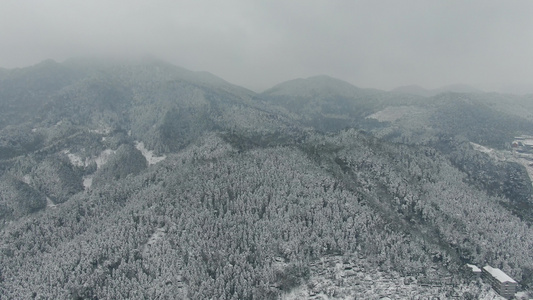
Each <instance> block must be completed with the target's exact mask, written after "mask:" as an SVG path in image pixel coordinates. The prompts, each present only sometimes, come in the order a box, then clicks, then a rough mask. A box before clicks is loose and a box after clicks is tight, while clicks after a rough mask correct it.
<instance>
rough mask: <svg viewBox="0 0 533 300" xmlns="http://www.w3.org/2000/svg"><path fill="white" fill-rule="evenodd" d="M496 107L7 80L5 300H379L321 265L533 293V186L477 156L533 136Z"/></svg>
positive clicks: (314, 87) (96, 67)
mask: <svg viewBox="0 0 533 300" xmlns="http://www.w3.org/2000/svg"><path fill="white" fill-rule="evenodd" d="M41 79H42V81H41ZM469 97H471V98H472V99H470V98H469ZM474 97H475V98H474ZM480 97H481V96H480V95H479V94H476V95H475V96H474V95H469V94H454V93H448V94H441V95H437V96H432V97H421V96H412V95H405V94H401V93H389V92H383V91H377V90H364V89H359V88H356V87H353V86H351V85H349V84H348V83H345V82H340V81H338V80H336V79H333V78H330V77H325V76H319V77H314V78H311V79H300V80H295V81H291V82H287V83H284V84H281V85H278V86H276V87H274V88H272V89H270V90H269V91H267V92H265V93H262V94H256V93H254V92H252V91H249V90H246V89H244V88H241V87H238V86H234V85H232V84H230V83H227V82H225V81H224V80H222V79H219V78H217V77H215V76H214V75H211V74H208V73H199V72H191V71H188V70H185V69H181V68H178V67H175V66H172V65H169V64H166V63H164V62H160V61H156V60H145V61H135V62H132V61H123V62H116V61H106V60H87V59H77V60H70V61H67V62H65V63H56V62H53V61H47V62H44V63H41V64H39V65H37V66H34V67H31V68H25V69H18V70H6V71H5V72H2V76H1V77H0V103H1V105H2V110H1V112H0V116H1V117H2V120H1V121H0V253H1V255H0V296H2V297H0V298H2V299H3V298H4V297H5V298H6V299H32V298H33V299H68V298H72V299H107V298H112V299H139V298H148V299H160V298H163V299H278V298H283V297H286V296H287V295H289V294H290V293H291V292H294V291H296V290H301V291H308V290H309V291H312V292H313V293H314V294H320V293H322V294H324V295H327V296H330V297H332V298H343V297H363V295H364V294H362V292H361V291H358V290H357V289H354V288H352V287H351V284H352V283H351V281H349V280H347V279H346V278H345V279H342V278H341V277H340V275H339V274H341V273H339V272H337V273H335V272H333V271H331V270H334V269H335V268H337V265H335V263H334V264H333V265H327V266H324V268H325V269H324V270H322V269H320V268H317V266H318V265H319V264H321V263H322V262H324V261H325V260H329V261H335V260H338V261H339V263H340V264H344V265H346V267H343V268H344V269H343V271H342V272H344V273H342V274H345V273H346V272H347V270H349V271H350V272H352V273H354V274H355V275H351V276H355V277H353V278H369V276H370V275H372V276H374V277H375V274H376V272H378V271H379V272H380V274H386V276H388V277H391V278H392V277H394V278H396V279H397V280H398V281H399V282H402V284H405V286H403V289H404V290H410V291H414V292H417V293H420V294H423V293H430V294H433V295H434V294H438V295H440V296H441V297H443V298H444V297H451V295H455V296H458V297H460V298H469V297H471V298H478V297H481V295H487V290H486V289H484V288H483V287H480V286H479V283H477V282H476V281H472V280H471V279H470V278H469V276H468V273H467V272H466V271H464V268H463V266H464V264H465V263H475V264H478V265H484V264H487V263H489V264H491V265H493V266H495V267H499V268H501V269H502V270H504V271H505V272H506V273H508V274H509V275H511V276H512V277H513V278H515V279H516V280H517V281H519V282H520V284H521V286H522V288H523V289H525V290H529V289H531V287H533V252H532V251H533V250H532V249H533V238H532V237H533V230H532V228H531V224H532V222H533V218H532V217H531V216H532V215H533V214H532V211H531V205H532V199H531V192H532V186H531V180H530V179H529V176H528V173H527V172H526V169H525V167H524V166H522V165H519V164H517V163H514V162H510V161H498V160H495V159H493V158H492V157H491V156H489V155H487V154H486V153H482V152H480V151H477V150H476V149H474V147H473V146H472V144H471V143H472V142H473V143H476V144H481V145H485V146H487V147H490V146H492V147H495V148H499V149H508V148H510V146H508V145H510V142H511V141H512V138H513V137H514V136H516V135H519V134H531V132H533V130H532V128H533V127H532V125H531V123H530V121H529V119H528V118H527V116H526V115H522V116H518V115H516V114H513V110H512V109H506V110H502V109H499V108H498V107H497V106H496V105H494V102H491V103H492V104H491V103H487V104H486V105H485V104H483V105H481V104H479V102H480V101H482V100H481V98H480ZM501 97H503V96H501ZM467 98H468V99H467ZM492 99H494V98H492ZM509 101H510V102H509V103H514V102H513V101H511V100H509ZM517 103H521V102H517ZM517 105H523V104H517ZM26 107H31V109H26ZM391 107H393V108H392V110H391ZM392 111H394V114H391V112H392ZM457 112H461V114H464V118H463V115H460V114H458V113H457ZM487 126H492V127H493V128H494V129H493V130H490V131H484V128H486V127H487ZM530 130H531V131H530ZM508 139H510V140H508ZM325 270H327V271H325ZM354 270H357V271H354ZM329 272H333V273H332V275H328V276H329V277H326V275H325V274H330V273H329ZM335 274H337V275H335ZM436 274H437V275H436ZM435 276H437V277H439V278H447V279H446V280H448V279H449V281H447V282H449V285H448V286H446V287H442V288H433V289H428V288H426V287H423V286H422V284H421V283H422V282H423V280H424V279H426V280H427V278H433V279H432V280H438V279H436V278H437V277H435ZM343 278H344V277H343ZM365 280H367V279H365ZM324 282H335V283H334V284H333V285H334V286H333V287H331V286H330V287H325V285H324V284H323V283H324ZM410 282H413V284H411V283H410ZM348 287H350V288H348ZM305 293H307V292H305ZM310 293H311V292H309V294H306V297H308V296H310ZM398 293H400V292H398ZM384 295H385V294H383V295H382V294H380V292H376V293H375V294H374V295H372V296H370V298H372V297H375V298H376V299H379V298H380V297H381V296H384ZM406 295H407V294H406ZM406 295H403V294H402V295H400V294H398V296H399V297H403V296H405V297H407V296H406ZM364 297H368V295H366V296H364Z"/></svg>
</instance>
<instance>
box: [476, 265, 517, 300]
mask: <svg viewBox="0 0 533 300" xmlns="http://www.w3.org/2000/svg"><path fill="white" fill-rule="evenodd" d="M482 276H483V279H484V280H486V281H487V282H488V283H490V285H491V286H492V288H493V289H494V290H495V291H496V292H497V293H498V294H500V296H502V297H504V298H506V299H511V298H513V297H514V294H515V293H516V288H517V286H518V283H517V282H516V281H515V280H514V279H512V278H511V277H509V275H507V274H505V273H504V272H503V271H502V270H500V269H498V268H493V267H491V266H489V265H486V266H484V267H483V270H482Z"/></svg>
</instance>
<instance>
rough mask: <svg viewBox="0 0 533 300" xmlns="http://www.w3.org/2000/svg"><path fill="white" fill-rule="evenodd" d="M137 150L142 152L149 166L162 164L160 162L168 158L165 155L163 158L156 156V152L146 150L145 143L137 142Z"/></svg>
mask: <svg viewBox="0 0 533 300" xmlns="http://www.w3.org/2000/svg"><path fill="white" fill-rule="evenodd" d="M135 148H137V150H139V151H141V153H142V154H143V156H144V158H146V160H147V161H148V164H149V165H153V164H157V163H158V162H160V161H162V160H164V159H165V158H167V157H166V156H165V155H163V156H154V151H152V150H148V149H146V148H145V147H144V143H143V142H139V141H135Z"/></svg>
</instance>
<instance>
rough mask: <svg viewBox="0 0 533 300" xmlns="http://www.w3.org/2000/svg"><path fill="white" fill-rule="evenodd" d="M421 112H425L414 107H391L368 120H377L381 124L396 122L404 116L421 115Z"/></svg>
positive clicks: (372, 115)
mask: <svg viewBox="0 0 533 300" xmlns="http://www.w3.org/2000/svg"><path fill="white" fill-rule="evenodd" d="M421 112H423V110H421V109H420V108H417V107H413V106H389V107H387V108H385V109H384V110H381V111H378V112H377V113H374V114H371V115H370V116H368V117H366V118H367V119H368V118H369V119H376V120H378V121H380V122H394V121H397V120H399V119H401V118H402V117H403V116H407V115H409V116H412V115H413V114H419V113H421Z"/></svg>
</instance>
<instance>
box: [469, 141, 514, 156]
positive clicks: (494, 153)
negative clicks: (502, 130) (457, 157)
mask: <svg viewBox="0 0 533 300" xmlns="http://www.w3.org/2000/svg"><path fill="white" fill-rule="evenodd" d="M470 145H472V148H474V150H477V151H479V152H483V153H486V154H488V155H489V156H490V157H492V158H493V159H495V160H498V161H506V160H507V158H506V157H505V154H504V153H502V152H500V151H498V150H496V149H492V148H488V147H485V146H483V145H479V144H476V143H472V142H470Z"/></svg>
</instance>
